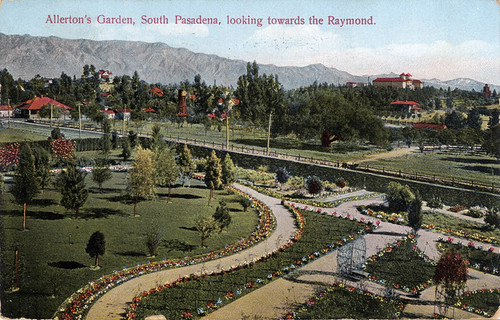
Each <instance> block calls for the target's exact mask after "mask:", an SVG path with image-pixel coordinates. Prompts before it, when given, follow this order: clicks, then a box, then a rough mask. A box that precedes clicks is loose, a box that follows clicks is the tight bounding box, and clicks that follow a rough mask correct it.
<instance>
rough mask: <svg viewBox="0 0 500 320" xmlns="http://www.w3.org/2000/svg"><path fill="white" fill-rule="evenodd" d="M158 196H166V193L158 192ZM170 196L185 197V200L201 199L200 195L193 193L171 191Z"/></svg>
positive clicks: (175, 197) (174, 197) (173, 197)
mask: <svg viewBox="0 0 500 320" xmlns="http://www.w3.org/2000/svg"><path fill="white" fill-rule="evenodd" d="M157 195H158V197H161V198H168V193H158V194H157ZM170 198H172V199H187V200H192V199H201V198H202V197H200V196H197V195H194V194H176V193H172V194H171V195H170Z"/></svg>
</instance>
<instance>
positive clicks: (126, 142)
mask: <svg viewBox="0 0 500 320" xmlns="http://www.w3.org/2000/svg"><path fill="white" fill-rule="evenodd" d="M122 148H123V149H122V153H121V156H122V157H123V160H125V161H127V160H128V159H129V158H130V156H131V155H132V148H131V147H130V139H128V138H127V137H125V138H123V140H122Z"/></svg>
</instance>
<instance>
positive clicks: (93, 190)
mask: <svg viewBox="0 0 500 320" xmlns="http://www.w3.org/2000/svg"><path fill="white" fill-rule="evenodd" d="M87 190H88V191H89V193H94V194H103V195H105V194H107V193H120V192H123V189H119V188H106V187H103V188H102V191H103V192H101V190H99V187H93V188H89V189H87Z"/></svg>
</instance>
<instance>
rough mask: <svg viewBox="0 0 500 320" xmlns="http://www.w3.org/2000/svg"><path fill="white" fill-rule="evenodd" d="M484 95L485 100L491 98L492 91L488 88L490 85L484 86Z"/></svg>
mask: <svg viewBox="0 0 500 320" xmlns="http://www.w3.org/2000/svg"><path fill="white" fill-rule="evenodd" d="M483 95H484V97H485V98H489V97H491V90H490V87H489V86H488V84H485V85H484V88H483Z"/></svg>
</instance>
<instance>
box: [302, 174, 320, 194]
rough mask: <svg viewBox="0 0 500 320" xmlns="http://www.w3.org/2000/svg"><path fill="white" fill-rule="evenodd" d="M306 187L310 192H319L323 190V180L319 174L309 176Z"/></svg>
mask: <svg viewBox="0 0 500 320" xmlns="http://www.w3.org/2000/svg"><path fill="white" fill-rule="evenodd" d="M306 189H307V191H308V192H309V193H310V194H319V193H321V191H323V185H322V184H321V180H320V179H319V178H318V177H317V176H309V177H307V179H306Z"/></svg>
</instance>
